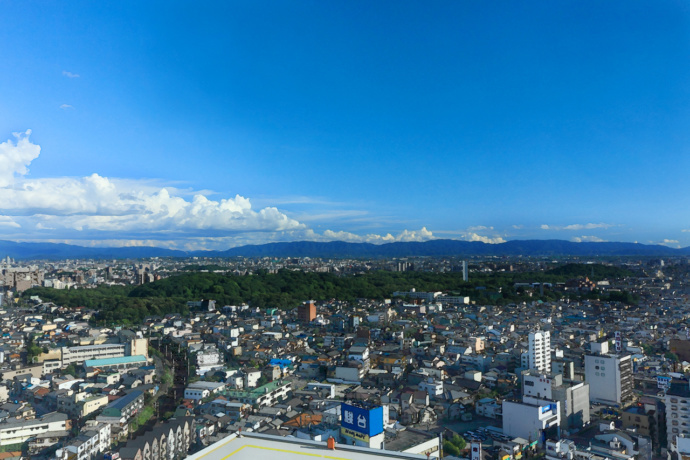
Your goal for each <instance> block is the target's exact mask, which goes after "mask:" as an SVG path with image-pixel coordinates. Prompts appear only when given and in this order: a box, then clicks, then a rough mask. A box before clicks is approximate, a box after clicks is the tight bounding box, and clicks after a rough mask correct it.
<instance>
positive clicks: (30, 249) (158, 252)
mask: <svg viewBox="0 0 690 460" xmlns="http://www.w3.org/2000/svg"><path fill="white" fill-rule="evenodd" d="M186 255H187V253H185V252H184V251H175V250H171V249H164V248H155V247H143V246H142V247H126V248H89V247H84V246H75V245H71V244H62V243H16V242H14V241H3V240H0V257H6V256H10V257H11V258H13V259H48V260H60V259H136V258H141V257H185V256H186Z"/></svg>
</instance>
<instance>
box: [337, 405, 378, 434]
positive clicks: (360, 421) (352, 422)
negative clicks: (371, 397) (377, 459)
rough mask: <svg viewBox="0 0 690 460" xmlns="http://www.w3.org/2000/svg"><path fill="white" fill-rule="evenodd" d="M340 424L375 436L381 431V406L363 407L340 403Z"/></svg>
mask: <svg viewBox="0 0 690 460" xmlns="http://www.w3.org/2000/svg"><path fill="white" fill-rule="evenodd" d="M340 415H341V417H342V420H341V426H342V427H343V428H347V429H349V430H352V431H356V432H358V433H362V434H365V435H367V436H376V435H377V434H380V433H382V432H383V407H375V408H373V409H365V408H363V407H357V406H351V405H349V404H345V403H342V405H341V406H340Z"/></svg>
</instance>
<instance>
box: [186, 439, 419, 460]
mask: <svg viewBox="0 0 690 460" xmlns="http://www.w3.org/2000/svg"><path fill="white" fill-rule="evenodd" d="M267 458H280V459H281V460H303V459H307V458H310V459H314V458H327V459H330V460H360V459H361V460H373V459H376V458H391V459H406V460H420V459H423V460H426V458H427V457H426V455H416V454H404V453H402V452H394V451H389V450H379V449H369V448H366V447H355V446H347V445H344V444H336V445H335V450H330V449H328V448H327V447H326V443H325V442H315V441H306V440H303V439H297V438H283V437H280V436H270V435H265V434H257V433H243V434H242V436H238V435H237V433H234V434H231V435H230V436H228V437H227V438H225V439H222V440H220V441H218V442H216V443H215V444H212V445H210V446H208V447H207V448H206V449H204V450H202V451H200V452H197V453H196V454H194V455H190V456H189V457H187V460H259V459H267Z"/></svg>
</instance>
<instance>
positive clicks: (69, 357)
mask: <svg viewBox="0 0 690 460" xmlns="http://www.w3.org/2000/svg"><path fill="white" fill-rule="evenodd" d="M61 354H62V366H63V367H67V366H69V365H70V364H72V363H78V364H82V363H83V362H84V361H86V360H87V359H104V358H121V357H123V356H125V345H124V344H122V343H104V344H102V345H85V346H80V347H62V350H61Z"/></svg>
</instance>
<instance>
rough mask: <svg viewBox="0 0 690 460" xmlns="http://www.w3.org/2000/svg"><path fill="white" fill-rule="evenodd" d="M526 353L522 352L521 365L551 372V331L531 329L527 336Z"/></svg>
mask: <svg viewBox="0 0 690 460" xmlns="http://www.w3.org/2000/svg"><path fill="white" fill-rule="evenodd" d="M527 347H528V348H527V353H523V354H522V367H524V368H526V369H537V370H538V371H539V372H541V373H548V372H551V333H550V332H549V331H532V332H530V333H529V336H528V345H527Z"/></svg>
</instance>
